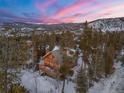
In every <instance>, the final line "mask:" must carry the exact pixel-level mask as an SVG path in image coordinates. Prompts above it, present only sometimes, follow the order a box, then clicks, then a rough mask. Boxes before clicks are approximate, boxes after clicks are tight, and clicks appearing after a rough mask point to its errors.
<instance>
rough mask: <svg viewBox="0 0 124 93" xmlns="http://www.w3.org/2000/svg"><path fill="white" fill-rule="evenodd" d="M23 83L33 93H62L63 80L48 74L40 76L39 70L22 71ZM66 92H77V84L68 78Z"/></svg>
mask: <svg viewBox="0 0 124 93" xmlns="http://www.w3.org/2000/svg"><path fill="white" fill-rule="evenodd" d="M21 81H22V85H23V86H25V87H26V88H27V89H28V90H29V91H30V92H31V93H36V92H37V93H61V89H62V83H63V82H62V81H59V80H55V79H52V78H50V77H47V76H40V75H39V74H38V73H37V72H33V71H26V70H24V71H22V77H21ZM65 93H75V84H74V83H73V82H71V81H67V80H66V84H65Z"/></svg>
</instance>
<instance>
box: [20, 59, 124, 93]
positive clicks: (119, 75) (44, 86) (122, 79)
mask: <svg viewBox="0 0 124 93" xmlns="http://www.w3.org/2000/svg"><path fill="white" fill-rule="evenodd" d="M81 65H82V59H81V57H80V58H79V59H78V65H77V66H76V67H75V68H74V75H73V77H71V78H72V79H74V78H75V77H76V74H77V71H78V70H79V67H80V66H81ZM114 66H115V72H114V73H113V74H112V75H111V76H109V77H108V78H103V79H101V80H100V81H99V82H98V83H95V84H94V86H93V87H92V88H90V89H89V91H88V93H124V67H122V66H121V62H118V63H115V65H114ZM21 81H22V85H23V86H25V87H26V88H27V89H28V90H29V91H30V93H61V89H62V83H63V82H62V81H59V80H55V79H52V78H50V77H47V76H40V75H39V74H38V72H33V71H31V70H23V71H22V76H21ZM75 86H76V84H75V83H74V82H72V81H67V80H66V84H65V93H76V92H75Z"/></svg>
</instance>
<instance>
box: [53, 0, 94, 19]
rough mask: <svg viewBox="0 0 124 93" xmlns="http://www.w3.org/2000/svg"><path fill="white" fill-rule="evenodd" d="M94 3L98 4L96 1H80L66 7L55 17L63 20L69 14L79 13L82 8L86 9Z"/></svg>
mask: <svg viewBox="0 0 124 93" xmlns="http://www.w3.org/2000/svg"><path fill="white" fill-rule="evenodd" d="M92 2H96V0H83V1H82V0H78V1H77V2H76V3H74V4H72V5H70V6H67V7H64V8H62V9H61V10H58V11H57V12H56V13H55V14H54V17H57V18H61V17H64V16H65V15H67V14H70V13H72V12H75V11H78V10H80V9H81V7H84V6H86V5H89V4H91V3H92Z"/></svg>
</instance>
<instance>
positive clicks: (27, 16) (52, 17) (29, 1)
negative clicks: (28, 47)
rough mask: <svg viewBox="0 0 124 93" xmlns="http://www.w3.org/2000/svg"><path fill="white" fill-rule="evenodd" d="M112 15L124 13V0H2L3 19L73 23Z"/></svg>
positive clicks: (1, 15) (0, 18)
mask: <svg viewBox="0 0 124 93" xmlns="http://www.w3.org/2000/svg"><path fill="white" fill-rule="evenodd" d="M109 17H124V0H0V20H11V21H21V22H34V23H70V22H73V23H74V22H84V21H85V20H88V21H91V20H95V19H99V18H109Z"/></svg>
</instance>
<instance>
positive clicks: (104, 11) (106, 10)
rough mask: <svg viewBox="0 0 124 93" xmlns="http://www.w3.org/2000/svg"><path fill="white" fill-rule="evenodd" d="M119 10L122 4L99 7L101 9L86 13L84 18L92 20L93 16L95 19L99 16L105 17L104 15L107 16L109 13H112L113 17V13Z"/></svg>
mask: <svg viewBox="0 0 124 93" xmlns="http://www.w3.org/2000/svg"><path fill="white" fill-rule="evenodd" d="M120 10H124V4H118V5H115V6H108V7H106V8H104V9H101V11H98V12H96V13H94V14H90V15H87V16H86V18H87V19H92V20H93V19H94V18H95V19H96V18H101V17H105V16H109V15H113V17H114V14H115V13H116V12H118V11H120ZM118 14H119V12H118Z"/></svg>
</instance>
